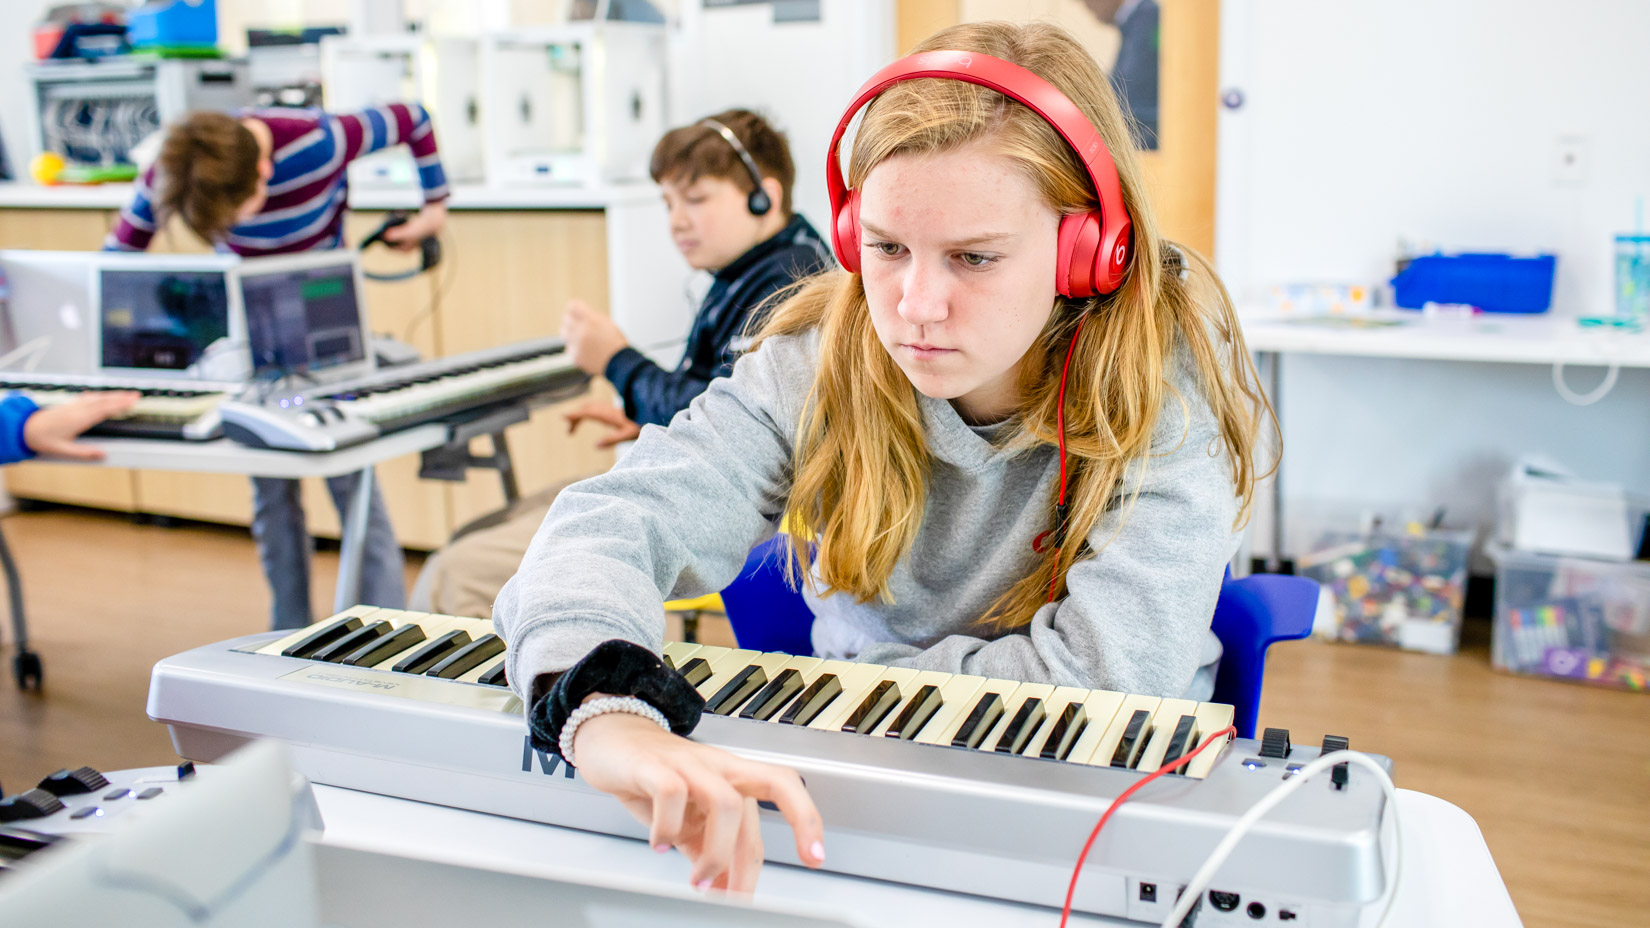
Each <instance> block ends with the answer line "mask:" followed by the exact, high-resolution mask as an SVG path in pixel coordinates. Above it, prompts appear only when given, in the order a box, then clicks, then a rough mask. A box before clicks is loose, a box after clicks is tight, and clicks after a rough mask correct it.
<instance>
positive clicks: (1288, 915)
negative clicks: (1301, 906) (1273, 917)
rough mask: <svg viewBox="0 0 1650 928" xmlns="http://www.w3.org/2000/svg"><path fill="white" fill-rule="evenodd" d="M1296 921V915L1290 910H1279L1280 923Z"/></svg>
mask: <svg viewBox="0 0 1650 928" xmlns="http://www.w3.org/2000/svg"><path fill="white" fill-rule="evenodd" d="M1294 920H1295V913H1294V912H1291V911H1289V910H1288V909H1279V910H1278V921H1280V922H1292V921H1294Z"/></svg>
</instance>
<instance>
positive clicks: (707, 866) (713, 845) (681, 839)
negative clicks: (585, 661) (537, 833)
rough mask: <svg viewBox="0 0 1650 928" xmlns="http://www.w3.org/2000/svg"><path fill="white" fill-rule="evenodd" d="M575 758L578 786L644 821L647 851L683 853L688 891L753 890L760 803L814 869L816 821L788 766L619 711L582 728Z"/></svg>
mask: <svg viewBox="0 0 1650 928" xmlns="http://www.w3.org/2000/svg"><path fill="white" fill-rule="evenodd" d="M573 756H574V757H575V758H577V759H578V764H579V774H580V775H581V776H583V777H584V778H585V781H586V782H588V783H589V784H590V785H591V786H594V787H596V788H597V789H599V790H601V791H603V792H605V793H611V794H612V795H613V796H615V797H617V798H618V800H619V801H620V802H621V803H623V804H624V807H625V808H626V809H627V810H629V812H630V814H631V815H633V816H635V817H636V820H637V821H639V822H641V823H642V824H644V825H646V826H648V843H649V844H651V845H653V849H654V850H656V851H660V852H664V851H666V850H669V849H670V848H671V847H675V848H677V849H678V850H680V851H681V852H682V853H683V854H685V855H687V858H688V860H689V861H691V862H692V864H693V871H692V875H691V876H690V877H689V879H690V881H691V882H692V883H693V885H694V886H695V887H696V888H699V889H723V890H727V891H729V892H736V893H747V894H748V893H750V892H751V891H753V890H754V889H755V888H756V878H757V875H758V874H759V873H760V872H761V869H762V856H763V855H762V831H761V821H760V819H759V818H758V810H757V805H756V804H757V802H758V801H766V802H771V803H773V804H774V805H776V806H778V807H779V811H780V813H781V814H782V815H784V816H785V821H787V822H789V823H790V826H791V831H792V833H793V834H794V835H795V836H796V853H797V856H798V857H799V858H801V860H802V862H803V863H805V864H807V865H808V866H809V867H812V868H816V869H817V868H818V867H819V866H820V865H821V864H823V863H824V862H825V826H824V823H823V822H822V821H821V820H820V817H819V810H818V809H817V808H815V807H814V802H813V799H811V798H810V797H809V796H808V791H807V789H806V788H805V787H803V785H802V778H801V777H799V776H797V775H796V771H794V770H791V769H789V768H786V767H776V766H774V765H772V764H763V763H758V762H756V761H752V760H746V759H744V758H742V757H739V756H737V755H734V754H731V753H729V752H727V751H724V750H722V749H720V748H714V747H711V746H709V745H705V744H699V743H697V742H694V741H689V740H688V739H686V738H682V737H679V736H677V735H673V734H671V733H670V732H668V731H665V730H664V729H662V728H660V727H659V726H658V725H657V724H655V723H653V722H651V721H648V720H647V719H644V718H640V717H639V716H635V715H630V714H628V713H623V712H612V713H608V714H607V715H598V716H596V717H595V718H593V719H590V720H589V721H587V722H585V723H584V724H582V725H580V726H579V730H578V733H577V734H576V735H575V736H574V743H573Z"/></svg>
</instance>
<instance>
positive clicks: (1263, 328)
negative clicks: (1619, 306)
mask: <svg viewBox="0 0 1650 928" xmlns="http://www.w3.org/2000/svg"><path fill="white" fill-rule="evenodd" d="M1239 318H1240V319H1241V321H1242V324H1243V337H1244V340H1245V341H1246V342H1247V343H1248V345H1249V349H1250V350H1251V351H1267V352H1294V353H1303V354H1331V355H1360V356H1365V357H1385V358H1418V359H1424V360H1433V361H1492V362H1504V363H1515V364H1556V363H1564V364H1580V365H1608V364H1617V365H1620V366H1622V367H1650V333H1631V332H1625V331H1621V330H1618V329H1611V328H1584V327H1583V326H1582V325H1581V324H1580V323H1579V322H1577V321H1576V319H1575V317H1573V316H1555V315H1552V314H1550V313H1542V314H1540V315H1534V316H1523V315H1510V314H1509V315H1495V314H1485V315H1480V316H1474V317H1471V318H1469V319H1447V318H1444V319H1439V318H1427V317H1425V316H1423V315H1422V314H1421V313H1419V312H1407V311H1401V310H1400V311H1388V312H1384V313H1376V314H1372V315H1371V316H1370V317H1369V318H1371V319H1374V320H1396V321H1399V322H1400V324H1399V325H1395V326H1385V327H1375V326H1372V327H1363V328H1357V327H1342V326H1343V325H1344V324H1330V325H1325V324H1322V323H1319V322H1315V321H1312V320H1310V319H1308V318H1306V317H1303V316H1301V315H1295V316H1279V315H1277V314H1275V313H1267V312H1262V311H1251V310H1244V311H1242V312H1241V313H1240V317H1239ZM1343 318H1349V317H1343Z"/></svg>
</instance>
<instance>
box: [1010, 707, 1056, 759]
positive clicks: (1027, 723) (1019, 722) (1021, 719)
mask: <svg viewBox="0 0 1650 928" xmlns="http://www.w3.org/2000/svg"><path fill="white" fill-rule="evenodd" d="M1047 714H1048V713H1047V710H1045V709H1044V708H1043V701H1042V700H1041V699H1028V700H1026V701H1025V702H1023V703H1021V704H1020V711H1018V712H1016V713H1014V718H1012V719H1009V721H1008V725H1007V727H1005V728H1004V729H1003V736H1002V737H1001V738H998V739H997V753H998V754H1018V753H1020V752H1021V751H1024V750H1025V749H1026V742H1028V741H1030V740H1031V736H1032V735H1035V734H1036V733H1037V729H1039V728H1042V727H1043V719H1044V718H1045V717H1046V716H1047Z"/></svg>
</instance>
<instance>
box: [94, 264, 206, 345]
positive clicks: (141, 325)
mask: <svg viewBox="0 0 1650 928" xmlns="http://www.w3.org/2000/svg"><path fill="white" fill-rule="evenodd" d="M98 286H99V298H98V303H99V306H98V312H99V322H100V324H101V327H102V344H103V356H102V366H103V367H105V368H110V367H116V368H139V369H151V370H183V369H184V368H186V367H188V366H189V365H191V364H193V363H195V361H196V360H198V359H199V358H200V356H201V354H202V353H204V352H205V351H206V349H207V346H208V345H211V344H212V343H213V342H215V341H217V340H219V339H221V338H227V337H228V336H229V286H228V282H227V280H226V278H225V274H224V272H223V271H221V270H179V269H159V268H145V269H139V268H104V269H102V270H101V271H99V285H98Z"/></svg>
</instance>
